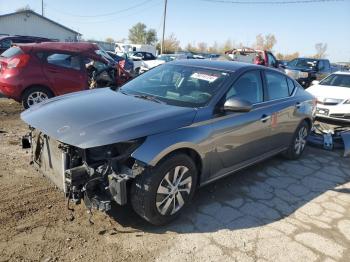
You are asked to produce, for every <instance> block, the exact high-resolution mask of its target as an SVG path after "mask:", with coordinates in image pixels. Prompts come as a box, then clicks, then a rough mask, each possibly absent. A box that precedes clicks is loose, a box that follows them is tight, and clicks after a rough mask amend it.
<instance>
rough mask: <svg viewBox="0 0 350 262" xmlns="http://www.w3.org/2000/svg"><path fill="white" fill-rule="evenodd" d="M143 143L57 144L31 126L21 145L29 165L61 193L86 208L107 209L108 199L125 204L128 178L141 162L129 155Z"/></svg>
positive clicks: (133, 175)
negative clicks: (28, 156)
mask: <svg viewBox="0 0 350 262" xmlns="http://www.w3.org/2000/svg"><path fill="white" fill-rule="evenodd" d="M142 142H143V139H136V140H131V141H127V142H121V143H116V144H112V145H106V146H99V147H95V148H88V149H81V148H78V147H75V146H71V145H67V144H64V143H61V142H59V141H57V140H54V139H52V138H50V137H49V136H47V135H45V134H43V133H42V132H40V131H38V130H36V129H34V128H31V131H30V133H29V134H28V135H26V136H25V137H23V139H22V146H23V147H24V148H31V158H32V164H33V165H34V166H35V168H36V169H38V170H39V171H40V172H41V173H42V174H43V175H44V176H46V177H48V178H49V179H50V180H51V181H52V182H53V183H54V184H55V185H56V186H57V187H58V188H59V189H60V190H62V191H63V192H64V193H65V196H66V197H67V198H68V199H69V200H71V201H73V202H75V203H76V204H78V203H80V202H81V200H83V202H84V203H85V205H86V207H87V208H88V209H98V210H100V211H108V210H110V209H111V201H114V202H116V203H117V204H119V205H124V204H126V203H127V191H128V186H129V184H130V183H128V181H129V180H131V179H133V178H135V177H136V176H137V175H139V174H141V173H142V172H143V170H144V168H145V164H143V163H142V162H140V161H138V160H135V159H133V158H132V157H131V153H132V152H133V151H134V150H135V149H136V148H137V147H138V146H139V145H140V144H141V143H142Z"/></svg>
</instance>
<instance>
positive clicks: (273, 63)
mask: <svg viewBox="0 0 350 262" xmlns="http://www.w3.org/2000/svg"><path fill="white" fill-rule="evenodd" d="M267 59H268V64H269V66H271V67H276V59H275V57H274V56H273V55H272V54H271V53H267Z"/></svg>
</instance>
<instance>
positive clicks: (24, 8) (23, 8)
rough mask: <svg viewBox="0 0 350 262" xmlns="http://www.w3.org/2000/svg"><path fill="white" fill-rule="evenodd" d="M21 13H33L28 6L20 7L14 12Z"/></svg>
mask: <svg viewBox="0 0 350 262" xmlns="http://www.w3.org/2000/svg"><path fill="white" fill-rule="evenodd" d="M23 11H34V10H33V9H32V8H31V7H30V6H29V5H26V6H23V7H20V8H17V9H16V12H23Z"/></svg>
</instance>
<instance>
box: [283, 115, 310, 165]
mask: <svg viewBox="0 0 350 262" xmlns="http://www.w3.org/2000/svg"><path fill="white" fill-rule="evenodd" d="M309 132H310V127H309V124H308V123H307V122H306V121H303V122H302V123H301V124H300V125H299V126H298V128H297V130H296V131H295V133H294V136H293V139H292V142H291V144H290V145H289V148H288V149H287V151H286V152H284V154H283V156H285V157H286V158H288V159H291V160H295V159H298V158H299V157H300V156H301V155H302V154H303V152H304V149H305V146H306V139H307V136H308V135H309Z"/></svg>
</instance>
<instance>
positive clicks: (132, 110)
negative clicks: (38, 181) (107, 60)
mask: <svg viewBox="0 0 350 262" xmlns="http://www.w3.org/2000/svg"><path fill="white" fill-rule="evenodd" d="M195 115H196V109H194V108H183V107H177V106H170V105H165V104H159V103H156V102H152V101H147V100H144V99H140V98H135V97H133V96H129V95H125V94H122V93H120V92H116V91H113V90H111V89H109V88H102V89H94V90H89V91H82V92H77V93H73V94H68V95H65V96H60V97H56V98H53V99H50V100H48V101H45V102H43V103H41V104H38V105H36V106H34V107H32V108H30V109H28V110H26V111H24V112H23V113H22V114H21V118H22V120H23V121H24V122H26V123H27V124H29V125H30V126H32V127H34V128H36V129H38V130H40V131H41V132H43V133H44V134H47V135H48V136H50V137H52V138H54V139H56V140H59V141H61V142H63V143H66V144H69V145H73V146H77V147H80V148H91V147H96V146H102V145H108V144H113V143H118V142H122V141H127V140H131V139H136V138H141V137H144V136H148V135H152V134H156V133H161V132H165V131H168V130H172V129H177V128H181V127H184V126H187V125H190V124H191V123H192V121H193V119H194V117H195Z"/></svg>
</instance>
